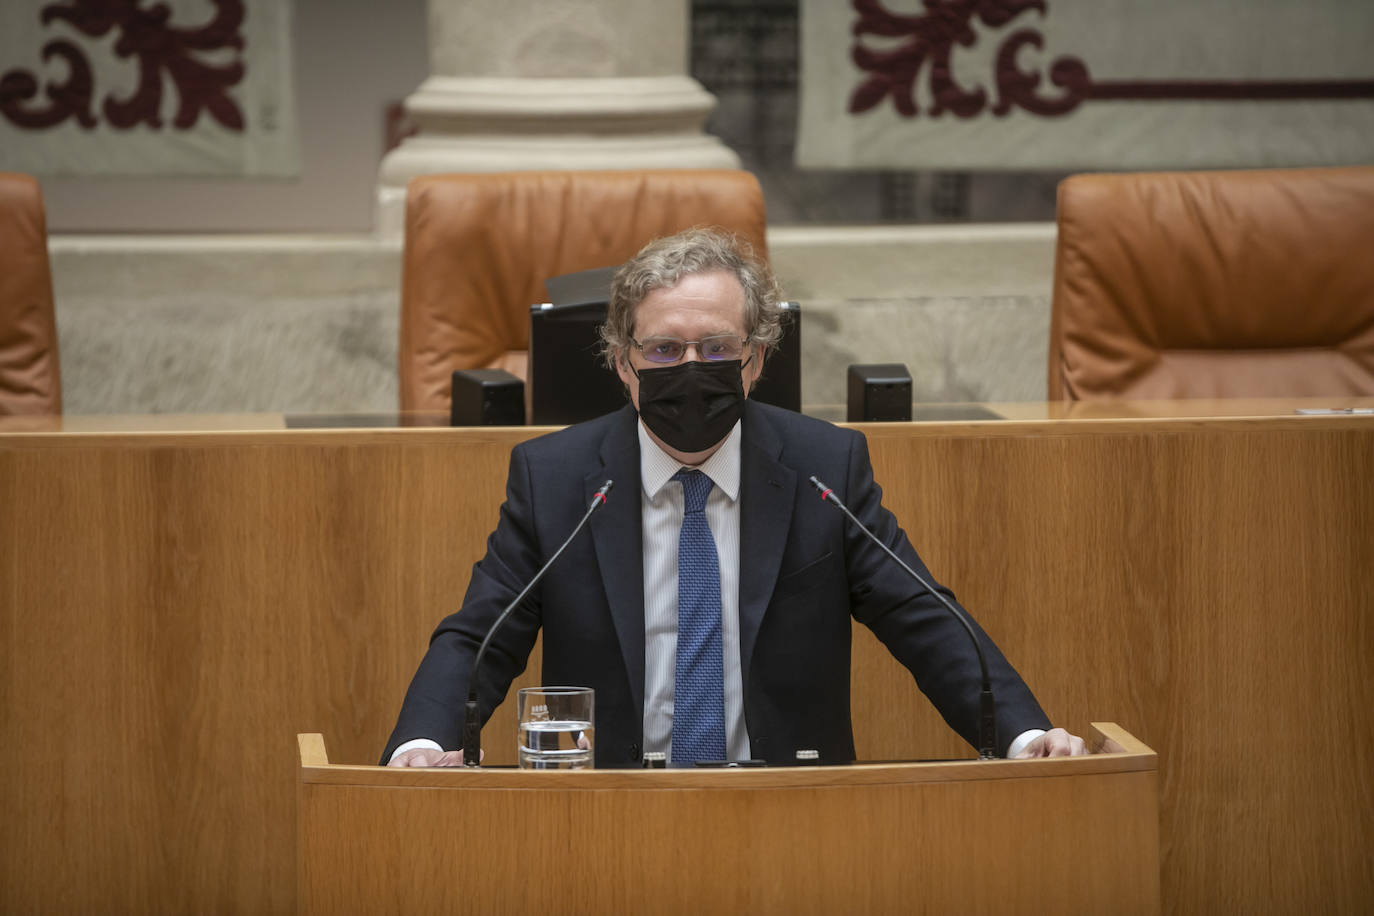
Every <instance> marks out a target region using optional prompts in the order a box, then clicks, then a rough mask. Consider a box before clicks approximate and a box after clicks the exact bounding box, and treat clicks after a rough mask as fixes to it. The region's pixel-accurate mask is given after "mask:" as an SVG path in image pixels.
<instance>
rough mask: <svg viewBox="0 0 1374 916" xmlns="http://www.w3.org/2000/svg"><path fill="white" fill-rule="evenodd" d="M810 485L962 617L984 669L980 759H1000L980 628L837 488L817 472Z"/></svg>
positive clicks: (938, 599)
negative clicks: (872, 528) (837, 492)
mask: <svg viewBox="0 0 1374 916" xmlns="http://www.w3.org/2000/svg"><path fill="white" fill-rule="evenodd" d="M811 486H813V487H815V488H816V489H817V490H819V491H820V494H821V499H823V500H825V501H826V502H829V503H834V504H835V505H836V506H837V507H838V508H839V510H840V511H841V512H843V513H844V514H845V515H847V516H848V517H849V520H850V521H851V522H853V523H854V524H855V526H856V527H857V528H858V529H859V530H860V531H862V532H863V533H864V534H866V535H868V539H869V540H871V541H872V542H873V543H875V544H877V545H878V546H879V547H880V548H882V551H883V553H885V554H887V555H888V556H889V557H891V558H892V559H893V560H894V561H895V562H896V563H897V565H898V566H900V567H902V569H904V570H906V572H907V575H909V576H911V578H913V579H915V580H916V581H917V582H918V583H920V585H921V587H922V588H924V589H925V590H926V591H927V592H929V593H930V594H931V595H932V596H933V597H934V598H935V599H936V600H937V601H939V602H940V603H941V604H943V605H944V606H945V609H946V610H947V611H949V612H950V613H951V614H953V615H954V619H955V620H957V621H959V623H960V624H962V625H963V627H964V629H965V630H967V631H968V638H969V639H971V640H973V650H974V651H975V652H977V653H978V667H979V668H980V669H982V672H983V690H982V693H981V694H980V695H979V698H978V713H979V714H978V759H979V760H995V759H997V704H996V702H995V701H994V700H993V698H992V680H991V678H989V677H988V663H987V659H985V658H984V657H983V646H982V642H981V641H980V640H979V639H978V632H977V631H976V630H974V629H973V621H971V620H969V617H968V614H966V613H964V611H963V610H962V609H961V608H960V607H959V606H958V605H956V604H955V603H954V602H953V601H950V600H949V599H948V598H946V597H945V596H944V595H942V594H940V592H939V591H937V590H936V589H935V587H934V586H933V585H931V584H930V583H929V582H927V581H926V579H925V577H924V576H922V575H921V574H920V573H918V572H917V571H916V570H914V569H912V568H911V567H910V566H908V565H906V563H904V562H902V558H901V557H899V556H897V555H896V554H895V553H893V552H892V551H891V550H890V549H889V548H888V546H887V545H886V544H884V543H883V542H882V541H880V540H878V536H877V535H876V534H874V533H873V532H872V531H869V530H868V526H866V525H865V524H864V523H863V522H861V521H859V520H858V518H856V517H855V515H854V513H853V512H850V511H849V507H848V506H846V505H845V504H844V503H842V502H841V501H840V498H839V497H838V496H836V495H835V491H834V490H832V489H830V488H829V487H827V486H826V485H825V484H823V483H821V482H820V481H819V480H817V479H816V478H815V477H814V476H813V477H812V478H811Z"/></svg>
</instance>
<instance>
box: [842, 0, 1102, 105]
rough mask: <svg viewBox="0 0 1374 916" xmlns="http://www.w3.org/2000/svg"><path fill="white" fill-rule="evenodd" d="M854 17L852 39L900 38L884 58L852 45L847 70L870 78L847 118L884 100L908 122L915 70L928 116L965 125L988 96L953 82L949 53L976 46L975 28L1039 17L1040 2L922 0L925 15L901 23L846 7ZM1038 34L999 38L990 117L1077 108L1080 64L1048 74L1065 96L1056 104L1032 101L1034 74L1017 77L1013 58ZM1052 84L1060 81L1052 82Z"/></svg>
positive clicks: (876, 3)
mask: <svg viewBox="0 0 1374 916" xmlns="http://www.w3.org/2000/svg"><path fill="white" fill-rule="evenodd" d="M853 5H854V9H855V11H856V12H858V14H859V19H858V21H857V22H856V23H855V24H854V29H853V32H854V37H855V38H856V39H861V38H862V37H863V36H864V35H876V36H881V37H884V38H905V39H906V40H905V41H904V42H903V43H902V44H900V45H899V46H898V47H896V48H894V49H893V50H891V51H875V50H873V49H872V48H869V47H866V46H864V45H863V44H862V43H861V42H860V41H857V40H856V42H855V44H854V49H853V60H854V63H855V64H856V65H857V66H858V67H859V68H860V69H862V70H864V71H866V72H867V73H869V74H870V76H869V77H868V79H866V80H865V81H864V82H863V83H861V84H860V85H859V86H858V88H856V89H855V90H854V92H853V94H852V95H851V96H850V98H849V113H850V114H860V113H862V112H865V111H868V110H869V109H871V108H874V107H876V106H877V105H879V104H881V103H882V101H883V100H884V99H887V98H891V99H892V104H893V107H894V108H896V109H897V113H898V114H900V115H902V116H903V117H906V118H914V117H916V115H917V114H918V113H919V112H920V108H919V106H918V105H917V103H916V84H917V81H918V80H919V79H920V76H921V71H922V70H925V71H926V72H927V73H928V77H927V79H928V87H929V91H930V99H931V103H930V109H929V111H928V114H930V115H931V116H932V117H939V116H940V115H942V114H944V113H945V112H946V111H948V112H950V113H951V114H953V115H954V116H955V117H958V118H972V117H975V116H977V115H979V114H981V113H982V112H983V111H984V110H985V109H986V108H987V107H988V94H987V91H986V90H984V89H983V88H982V87H981V86H976V87H973V88H967V87H964V86H962V85H960V84H959V82H958V81H957V80H956V79H955V78H954V69H953V66H952V64H951V59H952V57H953V55H954V51H955V48H956V47H965V48H968V47H972V46H973V45H974V44H975V43H976V42H977V40H978V33H977V32H976V31H975V30H974V25H975V23H981V24H983V25H984V26H987V27H989V28H1000V27H1002V26H1004V25H1006V24H1007V23H1009V22H1011V21H1012V20H1013V19H1015V18H1016V17H1017V16H1019V15H1020V14H1021V13H1023V12H1025V11H1026V10H1035V11H1036V12H1038V13H1040V14H1042V15H1043V14H1044V13H1045V9H1046V4H1045V2H1044V0H924V6H925V9H926V12H925V13H923V14H920V15H915V16H903V15H898V14H896V13H893V12H891V11H889V10H887V9H885V8H884V7H883V5H882V3H881V0H853ZM1042 43H1043V40H1042V38H1041V35H1040V33H1039V32H1036V31H1034V30H1032V29H1023V30H1021V31H1018V32H1016V33H1015V34H1014V35H1012V36H1011V37H1009V38H1008V39H1006V40H1005V41H1004V42H1003V43H1002V45H1001V46H1000V48H999V50H998V53H997V68H996V74H995V75H996V80H997V102H996V104H995V105H994V106H993V107H992V111H993V114H996V115H1005V114H1007V113H1008V112H1010V111H1011V110H1012V108H1013V107H1021V108H1025V109H1027V110H1028V111H1032V112H1034V113H1035V114H1064V113H1066V112H1068V111H1070V110H1072V109H1073V108H1074V107H1075V106H1077V105H1078V103H1079V102H1080V101H1082V98H1083V96H1082V95H1081V94H1075V92H1074V91H1072V90H1074V89H1076V88H1077V86H1078V84H1079V82H1080V81H1079V80H1078V79H1077V75H1078V74H1079V73H1080V72H1081V73H1082V74H1083V75H1084V77H1086V74H1087V68H1086V67H1085V66H1084V65H1083V63H1082V61H1079V60H1077V59H1074V58H1061V59H1060V60H1058V61H1056V62H1055V64H1054V66H1053V67H1052V68H1051V74H1050V79H1051V82H1054V83H1055V85H1059V86H1061V87H1064V88H1068V89H1070V90H1071V91H1070V92H1069V93H1068V94H1066V95H1065V96H1063V97H1061V98H1058V99H1047V98H1043V97H1041V96H1039V95H1037V94H1036V88H1037V87H1038V86H1039V84H1040V75H1039V74H1038V73H1034V72H1026V71H1023V70H1021V68H1020V67H1019V65H1018V64H1017V53H1018V52H1019V51H1020V50H1021V48H1022V47H1024V46H1025V45H1027V44H1033V45H1034V46H1035V47H1037V48H1038V47H1040V46H1041V45H1042ZM1059 79H1063V80H1065V82H1060V81H1059Z"/></svg>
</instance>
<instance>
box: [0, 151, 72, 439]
mask: <svg viewBox="0 0 1374 916" xmlns="http://www.w3.org/2000/svg"><path fill="white" fill-rule="evenodd" d="M61 412H62V375H61V372H60V370H59V366H58V360H57V321H56V318H55V317H54V314H53V296H52V272H51V270H50V268H49V267H48V230H47V222H46V220H45V218H44V215H43V197H42V195H41V194H40V193H39V190H38V182H36V181H34V180H33V179H32V178H31V177H29V176H28V175H19V174H15V173H13V172H0V416H3V415H10V414H59V413H61Z"/></svg>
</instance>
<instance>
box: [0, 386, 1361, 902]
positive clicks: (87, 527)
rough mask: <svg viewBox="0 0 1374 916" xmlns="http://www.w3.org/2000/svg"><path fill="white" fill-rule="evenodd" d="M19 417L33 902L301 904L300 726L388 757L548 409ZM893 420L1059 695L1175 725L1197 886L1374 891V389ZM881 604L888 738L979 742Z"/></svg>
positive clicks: (1211, 898) (859, 702) (910, 522)
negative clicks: (1121, 409)
mask: <svg viewBox="0 0 1374 916" xmlns="http://www.w3.org/2000/svg"><path fill="white" fill-rule="evenodd" d="M1093 410H1094V411H1100V410H1102V408H1101V407H1100V406H1095V407H1094V408H1093ZM78 421H79V418H63V419H62V421H61V422H62V423H73V424H76V423H77V422H78ZM207 426H208V424H207ZM3 429H4V424H3V423H0V633H3V637H0V685H2V686H0V738H2V739H3V740H0V769H2V770H3V772H4V773H5V778H4V779H3V780H0V811H2V812H4V816H5V818H6V824H7V830H8V833H7V836H8V837H10V838H11V839H12V841H11V842H6V843H0V911H3V912H33V911H57V912H72V913H85V912H108V911H122V912H140V913H185V912H225V913H230V912H247V913H289V912H291V911H293V910H294V909H295V907H296V875H295V868H294V865H293V862H294V851H295V848H296V846H295V840H296V833H295V824H294V818H293V806H292V800H293V798H294V793H295V791H296V789H295V774H296V770H297V756H296V749H295V747H294V745H293V743H292V740H291V736H292V735H294V734H296V733H298V732H306V731H315V730H321V731H324V732H325V733H327V734H328V735H329V737H330V741H331V744H332V750H333V752H334V753H335V756H336V758H337V759H339V760H342V761H346V762H349V763H358V764H363V763H368V764H370V763H375V762H376V759H377V755H378V754H379V753H380V751H381V748H382V745H383V743H384V741H385V739H386V736H387V734H388V732H389V731H390V729H391V727H392V724H393V723H394V721H395V715H396V711H397V709H398V707H399V704H400V699H401V696H402V693H403V691H404V690H405V686H406V684H407V682H408V681H409V678H410V676H411V674H412V673H413V672H414V670H415V666H416V664H417V663H418V661H419V659H420V657H421V655H422V653H423V652H424V649H425V645H426V643H427V640H428V638H429V634H430V632H431V631H432V630H433V628H434V625H435V623H437V621H438V620H439V619H440V618H441V617H442V616H443V615H444V614H446V613H448V612H449V611H452V610H454V609H456V608H457V606H458V603H459V601H460V600H461V596H462V594H463V591H464V589H465V587H466V585H467V582H468V578H469V575H470V570H471V568H472V563H473V562H474V561H475V560H476V559H477V558H478V557H479V556H480V555H481V552H482V549H483V545H484V543H485V538H486V535H487V533H488V532H489V531H490V529H491V528H492V526H493V525H494V524H495V522H496V518H497V508H498V506H499V504H500V501H501V497H502V492H503V483H504V480H505V474H506V468H507V464H508V459H509V451H510V447H511V445H512V444H514V443H515V442H517V441H520V440H522V439H524V438H528V437H529V436H531V435H535V434H537V433H538V432H539V430H526V429H520V430H494V429H468V430H443V429H438V430H419V429H398V430H368V431H363V430H316V431H292V430H279V431H277V432H269V431H247V430H239V431H232V432H210V431H206V432H200V433H189V432H187V433H176V432H168V431H165V430H163V431H153V432H144V433H128V434H125V433H118V432H112V431H108V430H107V431H104V432H98V431H92V432H77V431H70V432H61V431H57V432H51V433H42V432H38V433H14V432H5V431H3ZM865 431H866V432H867V433H868V435H869V439H870V445H871V451H872V454H873V460H874V466H875V471H876V474H877V479H878V481H879V482H880V483H881V484H882V485H883V487H884V493H885V499H886V502H887V504H888V506H889V507H890V508H891V509H892V510H893V511H894V512H895V513H896V514H897V516H898V518H899V520H900V521H901V523H902V525H903V527H904V528H905V529H906V530H907V531H908V532H909V533H910V535H911V537H912V540H913V541H914V543H915V544H916V546H917V549H918V550H919V551H920V552H921V554H922V556H923V557H924V558H925V560H926V561H927V562H928V564H929V565H930V567H931V570H932V572H933V573H934V574H935V576H936V577H937V578H938V579H939V580H941V581H942V582H944V583H946V584H948V585H949V586H951V587H952V588H953V589H954V591H955V593H956V594H957V595H958V596H959V598H960V599H961V601H963V603H964V604H965V605H966V606H967V607H968V608H969V609H970V610H971V611H972V612H973V613H974V615H975V616H976V617H977V618H978V620H979V621H980V622H981V623H982V624H983V625H984V627H985V628H986V629H987V630H988V631H989V632H990V633H991V634H992V636H993V637H994V638H995V639H996V641H997V643H998V644H999V646H1001V648H1002V649H1003V650H1005V651H1006V653H1007V654H1008V656H1009V657H1010V658H1011V660H1012V662H1013V664H1015V665H1016V666H1017V668H1018V669H1019V670H1020V671H1021V672H1022V673H1023V674H1024V675H1025V677H1026V678H1027V680H1028V681H1029V682H1030V684H1031V686H1032V687H1033V688H1034V689H1035V691H1036V693H1037V695H1038V696H1039V698H1040V699H1041V701H1042V702H1043V704H1044V705H1045V707H1046V709H1047V711H1048V712H1049V714H1050V716H1051V717H1052V718H1053V719H1054V720H1055V721H1056V722H1059V723H1061V724H1064V725H1067V726H1069V727H1070V728H1074V729H1082V728H1083V727H1084V723H1085V722H1086V721H1087V718H1088V716H1089V715H1093V714H1097V715H1101V716H1103V717H1105V718H1112V719H1116V720H1117V721H1121V722H1129V723H1131V725H1132V730H1133V731H1134V732H1135V733H1136V734H1137V735H1139V736H1140V737H1141V738H1142V739H1143V740H1145V741H1147V742H1148V743H1149V744H1150V746H1151V747H1154V748H1156V749H1157V750H1159V752H1160V755H1161V758H1160V768H1161V771H1160V772H1161V780H1160V787H1161V830H1162V836H1163V838H1164V843H1163V847H1162V854H1163V861H1162V873H1163V899H1164V901H1165V907H1166V908H1167V909H1171V910H1176V911H1180V912H1188V913H1193V912H1214V911H1241V912H1252V913H1263V912H1280V913H1284V912H1299V911H1305V910H1307V909H1313V910H1321V911H1327V912H1350V911H1358V910H1360V909H1362V908H1365V907H1367V904H1368V901H1369V900H1370V899H1374V869H1371V866H1370V862H1371V859H1370V856H1369V844H1370V837H1371V836H1374V805H1371V804H1369V800H1370V787H1371V786H1374V712H1371V710H1374V678H1370V677H1369V676H1368V668H1369V660H1370V657H1371V652H1370V649H1371V642H1370V623H1369V622H1370V621H1371V620H1374V589H1372V588H1370V587H1369V582H1370V570H1371V569H1374V473H1371V471H1372V470H1374V418H1369V417H1358V416H1353V417H1345V418H1339V417H1325V418H1323V417H1292V416H1286V417H1278V416H1275V417H1268V418H1258V419H1207V418H1188V417H1185V418H1179V419H1171V420H1148V419H1141V420H1118V419H1111V418H1098V419H1078V420H1074V419H1069V420H1062V421H1053V420H1049V421H1046V420H1034V421H1030V420H1028V421H1024V422H1022V421H1018V422H1004V423H981V424H980V423H966V424H887V425H871V426H868V427H865ZM612 498H616V497H615V496H614V495H613V496H612ZM856 634H857V635H856V642H855V652H854V658H855V663H854V721H855V727H856V738H857V741H858V748H859V754H860V756H861V757H862V758H865V759H894V758H913V757H943V756H952V755H955V754H969V753H971V751H970V750H969V749H968V748H966V747H965V746H964V745H962V744H961V743H960V742H959V741H958V739H956V738H954V737H952V736H951V735H950V733H949V731H948V729H946V728H945V726H944V724H943V723H942V722H941V721H940V720H939V717H938V716H937V715H936V714H935V713H934V712H933V711H932V710H931V709H930V708H929V705H928V704H927V703H926V702H925V700H924V699H923V698H922V697H921V696H920V695H919V694H918V693H917V691H916V690H915V687H914V686H913V684H912V681H911V678H910V675H908V674H907V673H906V672H905V671H904V670H903V669H901V667H900V666H898V665H896V663H895V662H893V661H892V660H891V658H890V656H888V655H887V653H886V652H885V651H884V650H883V649H882V647H881V646H879V645H877V643H876V641H874V640H873V639H872V637H871V636H869V635H868V634H867V631H866V630H864V629H863V628H858V629H857V631H856ZM532 665H533V666H534V667H535V670H537V663H533V662H532ZM527 680H528V681H529V682H536V681H537V680H538V675H537V674H536V673H530V674H528V675H527ZM497 716H498V718H497V724H496V725H494V726H493V727H492V728H491V729H489V730H488V732H487V733H486V735H485V736H484V743H485V744H486V746H487V747H488V748H490V749H492V751H493V752H494V753H496V754H497V755H498V756H497V757H496V758H494V759H500V755H502V754H506V755H510V756H508V757H507V758H506V759H508V760H509V759H511V757H513V750H512V749H513V747H514V736H513V728H514V717H515V714H514V711H513V709H512V708H510V707H509V706H508V707H507V708H506V709H505V710H501V711H498V713H497ZM894 722H898V723H901V724H900V726H899V727H893V724H892V723H894ZM503 730H504V731H503Z"/></svg>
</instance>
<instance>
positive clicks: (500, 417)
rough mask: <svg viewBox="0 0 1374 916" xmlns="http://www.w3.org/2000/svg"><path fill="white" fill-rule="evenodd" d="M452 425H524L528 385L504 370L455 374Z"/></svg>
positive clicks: (450, 416) (466, 370) (484, 370)
mask: <svg viewBox="0 0 1374 916" xmlns="http://www.w3.org/2000/svg"><path fill="white" fill-rule="evenodd" d="M452 390H453V401H452V403H451V404H450V406H449V425H450V426H524V425H525V383H524V382H522V381H520V379H519V378H517V377H516V376H514V375H512V374H511V373H509V372H507V371H506V370H505V369H459V370H458V371H456V372H454V373H453V389H452Z"/></svg>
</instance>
